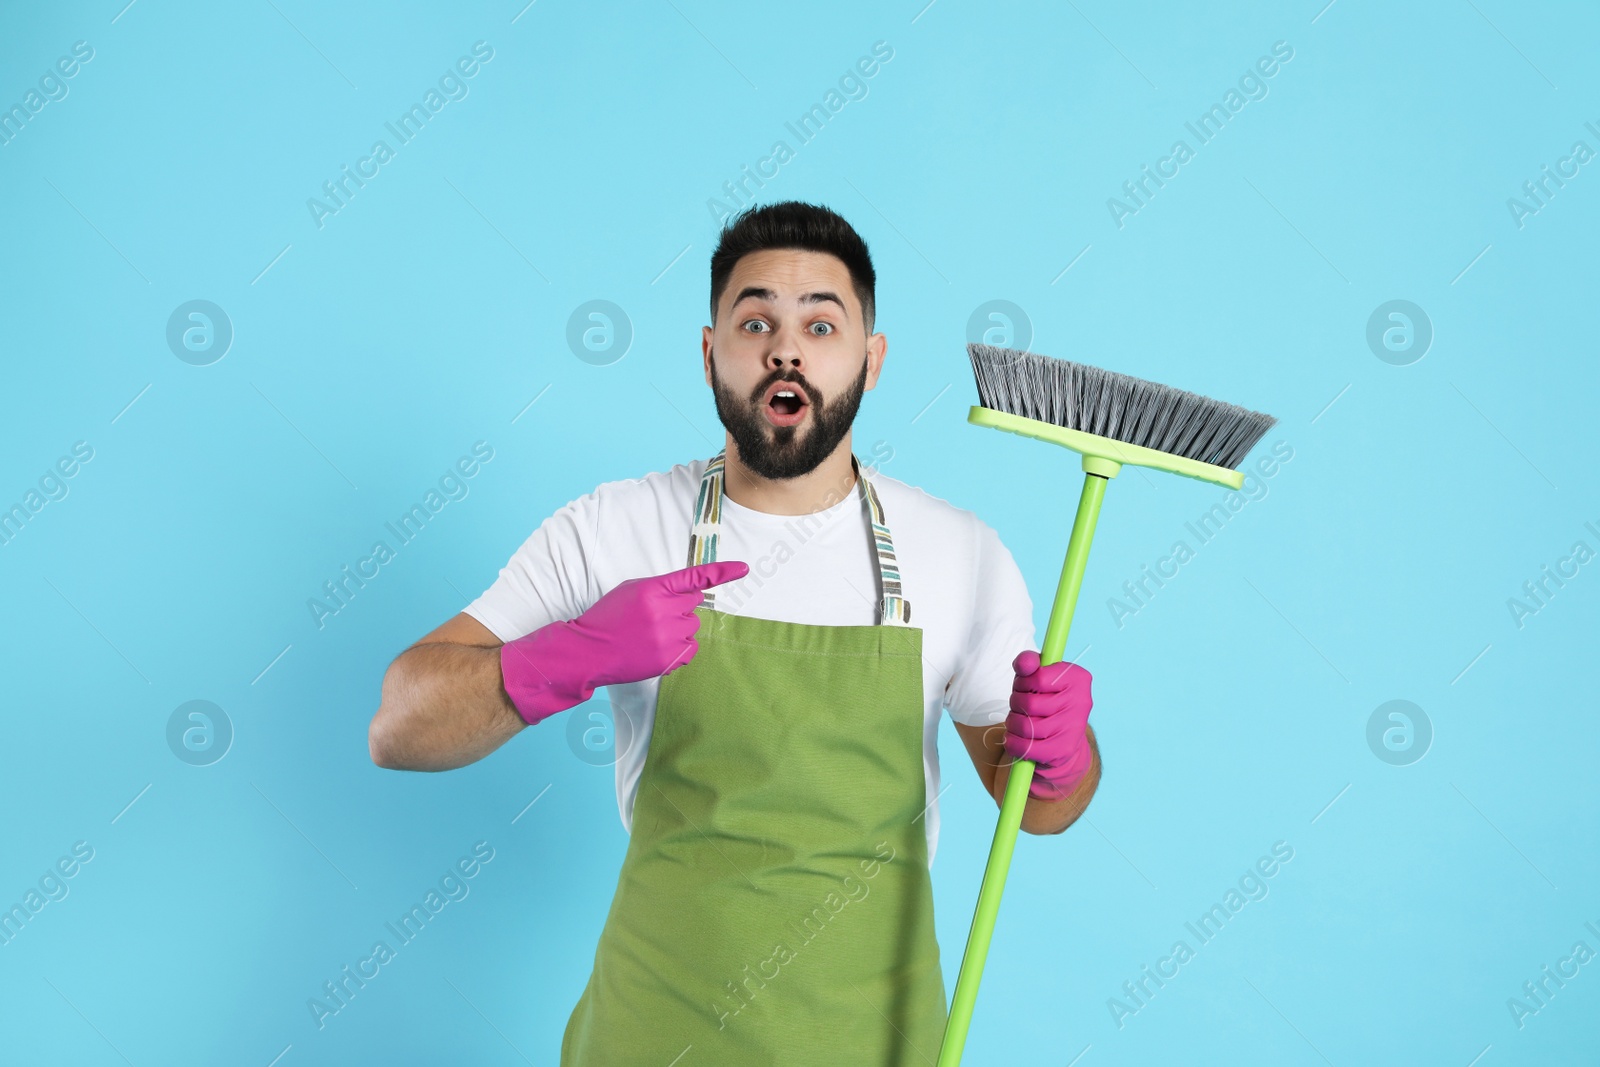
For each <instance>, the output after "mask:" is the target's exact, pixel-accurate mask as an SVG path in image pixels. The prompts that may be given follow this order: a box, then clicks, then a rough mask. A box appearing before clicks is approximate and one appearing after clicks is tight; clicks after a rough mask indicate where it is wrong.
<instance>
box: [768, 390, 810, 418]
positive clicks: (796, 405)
mask: <svg viewBox="0 0 1600 1067" xmlns="http://www.w3.org/2000/svg"><path fill="white" fill-rule="evenodd" d="M766 400H767V403H766V408H767V417H768V418H769V419H771V420H772V421H773V422H774V423H776V424H777V425H779V426H792V425H794V424H795V423H797V422H799V421H800V419H801V418H802V417H803V416H804V415H805V409H806V408H807V407H808V406H809V405H810V401H809V400H808V399H807V398H806V394H805V390H803V389H801V388H800V387H799V386H798V385H795V384H794V383H793V382H774V383H773V384H772V386H771V387H770V388H769V389H768V390H767V397H766Z"/></svg>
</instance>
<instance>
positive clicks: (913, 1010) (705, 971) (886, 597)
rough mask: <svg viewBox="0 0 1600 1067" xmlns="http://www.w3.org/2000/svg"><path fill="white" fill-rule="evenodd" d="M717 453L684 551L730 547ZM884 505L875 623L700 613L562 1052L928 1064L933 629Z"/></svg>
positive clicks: (875, 520) (866, 496) (704, 558)
mask: <svg viewBox="0 0 1600 1067" xmlns="http://www.w3.org/2000/svg"><path fill="white" fill-rule="evenodd" d="M723 460H724V453H723V452H719V453H717V455H716V456H715V457H714V458H713V459H712V460H711V461H710V463H709V464H708V465H707V466H706V471H705V478H704V480H703V481H702V483H701V486H700V496H699V500H698V503H697V506H696V509H695V521H694V527H693V529H692V530H691V532H690V548H689V565H691V566H692V565H694V564H698V563H710V562H713V561H715V559H716V551H717V539H718V533H719V530H720V522H721V513H722V476H723ZM851 465H852V467H853V468H854V469H855V471H856V485H857V488H858V490H859V493H860V496H861V499H862V502H863V505H864V507H865V508H866V509H867V510H868V512H869V514H870V516H871V527H872V547H873V551H874V554H875V556H876V558H877V562H878V571H879V578H880V582H881V586H882V589H881V599H880V600H879V602H878V609H879V624H878V625H862V626H813V625H809V624H802V623H792V622H775V621H772V620H768V619H758V618H750V617H746V616H742V615H733V614H728V613H725V612H720V611H717V610H716V608H715V606H714V594H715V592H716V590H715V589H714V588H713V589H709V590H707V591H706V595H705V600H704V601H703V603H702V604H701V605H700V606H699V607H698V608H696V609H695V610H696V614H697V615H698V616H699V618H700V629H699V630H698V631H697V632H696V634H695V640H696V641H697V642H698V644H699V651H698V652H696V654H695V656H694V658H693V659H692V660H690V661H689V662H688V663H687V664H685V665H684V666H682V667H679V668H678V669H677V670H675V671H672V672H671V673H669V674H667V675H666V676H664V677H663V678H662V679H661V686H660V693H659V696H658V698H657V702H656V711H655V724H654V726H653V728H652V730H651V737H650V742H649V749H648V751H647V753H646V755H645V762H644V768H643V770H642V771H641V773H640V777H639V785H638V791H637V793H636V794H635V800H634V805H633V825H632V836H631V838H630V840H629V842H628V851H627V855H626V857H625V858H624V859H623V862H622V871H621V874H620V875H619V877H618V880H617V891H616V895H615V896H614V897H613V898H612V902H611V910H610V912H609V914H608V915H607V917H606V924H605V928H604V930H603V931H602V932H601V934H600V943H599V946H598V947H597V949H596V950H595V958H594V970H593V971H592V973H591V974H590V976H589V982H588V985H587V986H586V987H585V988H584V991H583V995H582V996H581V997H580V998H579V1000H578V1004H577V1007H576V1008H575V1009H574V1010H573V1013H572V1017H571V1018H570V1019H569V1020H568V1022H567V1028H566V1032H565V1035H564V1037H563V1039H562V1043H561V1064H562V1065H563V1067H625V1065H629V1064H640V1065H649V1067H669V1065H670V1067H705V1065H724V1064H726V1065H738V1067H761V1065H765V1064H828V1065H830V1067H832V1065H837V1064H845V1063H849V1064H872V1065H874V1067H891V1065H899V1064H906V1065H911V1064H923V1063H928V1064H931V1063H932V1062H933V1060H934V1059H935V1057H937V1055H938V1052H939V1043H940V1041H941V1040H942V1037H943V1033H944V1024H945V1016H946V1011H947V1009H946V1002H945V990H944V977H943V974H942V972H941V970H940V966H939V946H938V942H937V941H936V940H935V939H934V923H933V886H932V883H931V881H930V880H929V877H928V847H927V838H926V836H925V830H924V826H925V824H924V823H923V821H922V817H923V815H924V810H925V806H926V804H927V799H926V792H927V789H926V784H925V781H926V780H925V777H924V772H923V766H922V741H923V692H922V631H921V630H920V629H918V628H915V627H912V626H910V625H909V620H910V617H911V608H910V605H909V604H908V603H907V602H906V600H905V599H904V597H903V596H902V595H901V594H902V589H901V583H900V571H899V563H898V561H897V559H896V557H895V555H894V542H893V539H892V538H891V537H890V534H889V528H888V525H887V524H886V523H885V521H884V517H883V509H882V505H881V504H880V502H879V500H878V496H877V493H876V491H875V490H874V489H873V488H872V486H871V483H869V482H868V481H867V479H866V477H865V476H864V475H862V474H861V467H860V464H859V463H857V462H856V460H855V457H854V456H853V455H852V456H851Z"/></svg>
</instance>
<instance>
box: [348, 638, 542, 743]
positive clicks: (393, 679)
mask: <svg viewBox="0 0 1600 1067" xmlns="http://www.w3.org/2000/svg"><path fill="white" fill-rule="evenodd" d="M527 725H528V724H527V722H526V721H525V720H524V719H523V718H522V716H521V715H520V714H518V712H517V709H516V708H515V707H514V706H513V705H512V703H511V700H510V698H509V697H507V696H506V691H505V687H504V685H503V684H502V683H501V679H500V650H499V648H498V647H492V648H486V647H482V646H478V645H460V644H451V643H446V642H432V643H427V644H420V645H415V646H413V647H411V648H409V649H407V650H406V651H405V652H403V653H401V654H400V655H399V656H397V657H395V661H394V662H393V663H391V664H390V665H389V669H388V671H386V672H385V673H384V676H383V696H382V700H381V702H380V705H379V708H378V712H377V714H376V715H374V716H373V719H372V725H371V726H370V728H369V729H368V731H367V740H368V746H369V748H370V750H371V754H372V761H373V762H374V763H376V764H378V765H379V766H380V767H389V768H393V769H396V770H412V771H444V770H450V769H452V768H455V767H462V766H465V765H466V764H468V763H472V762H475V761H477V760H480V759H482V758H483V757H485V756H487V755H488V754H489V753H491V752H493V751H494V750H495V749H497V748H499V747H500V746H501V745H503V744H505V743H506V742H507V741H509V740H510V739H511V738H512V737H513V736H515V735H516V734H517V733H518V732H520V731H521V730H523V729H524V728H525V727H526V726H527Z"/></svg>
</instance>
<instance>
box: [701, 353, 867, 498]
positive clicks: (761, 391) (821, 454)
mask: <svg viewBox="0 0 1600 1067" xmlns="http://www.w3.org/2000/svg"><path fill="white" fill-rule="evenodd" d="M779 381H782V382H790V383H792V384H793V385H794V387H795V388H796V389H800V390H802V391H804V393H805V395H806V399H807V400H808V401H809V403H808V405H807V412H806V417H805V418H804V419H802V420H801V421H800V422H798V423H796V424H795V425H793V426H774V425H773V424H772V423H770V422H768V421H767V418H766V416H765V415H764V414H763V413H762V411H761V398H762V396H763V395H765V394H766V391H767V389H768V388H769V387H770V386H771V385H772V383H774V382H779ZM866 386H867V360H866V358H865V353H863V358H862V360H861V373H860V374H859V375H857V376H856V380H855V381H854V382H852V383H851V384H850V385H849V386H848V387H846V388H845V390H844V391H843V392H841V393H840V394H839V395H838V396H835V397H833V398H832V399H831V400H830V399H828V398H826V397H824V396H823V395H822V394H821V393H819V392H818V391H817V389H816V387H814V386H813V385H812V384H811V383H810V382H808V381H806V379H805V376H804V375H802V374H799V373H798V372H791V371H778V372H774V373H773V374H770V375H768V376H767V377H766V378H763V379H762V380H761V384H760V385H758V386H757V387H756V389H755V391H754V393H752V394H751V395H750V396H748V397H741V396H736V395H734V392H733V390H732V389H730V388H728V386H727V385H726V384H725V383H724V382H723V381H722V379H720V378H718V377H717V361H716V358H715V353H714V352H713V353H712V359H711V393H712V396H713V397H715V399H716V404H717V418H719V419H721V420H722V425H723V428H724V429H726V430H727V431H728V433H729V435H731V436H732V437H733V443H734V444H735V445H736V446H737V447H738V449H739V459H740V460H742V461H743V462H744V465H745V466H746V467H749V468H750V470H751V471H753V472H754V473H756V474H758V475H760V476H761V477H763V478H767V479H770V480H774V481H775V480H778V479H781V478H798V477H800V476H801V475H803V474H810V473H811V472H812V471H814V470H816V469H817V467H818V466H819V465H821V463H822V461H823V460H825V459H827V458H828V457H829V456H831V455H833V450H834V449H835V448H837V447H839V442H840V441H843V440H844V438H845V435H846V434H848V433H849V432H850V426H851V424H852V423H854V422H855V418H856V410H857V409H858V408H860V406H861V396H862V394H863V393H864V392H866Z"/></svg>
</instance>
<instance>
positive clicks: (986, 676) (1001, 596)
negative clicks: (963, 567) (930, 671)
mask: <svg viewBox="0 0 1600 1067" xmlns="http://www.w3.org/2000/svg"><path fill="white" fill-rule="evenodd" d="M972 521H973V523H974V524H975V527H976V531H975V534H974V537H973V544H974V553H975V557H976V558H975V562H974V566H973V572H972V576H973V587H972V597H971V601H970V603H971V606H972V611H971V619H972V629H971V631H970V632H969V633H968V635H967V639H966V641H965V642H964V643H963V645H962V652H961V658H960V660H959V661H958V662H957V665H956V669H955V673H954V674H952V675H951V677H950V681H949V683H948V684H947V685H946V686H945V699H944V704H945V707H946V708H947V709H948V710H949V712H950V717H951V718H952V719H954V720H955V721H956V722H959V723H963V724H965V725H967V726H990V725H993V724H994V723H998V722H1003V721H1005V717H1006V715H1007V713H1008V712H1009V711H1010V707H1011V685H1012V682H1013V681H1014V680H1015V678H1016V672H1015V671H1014V670H1013V669H1012V666H1011V662H1012V660H1014V659H1016V658H1017V653H1019V652H1021V651H1022V650H1023V649H1028V648H1031V649H1038V647H1039V645H1038V642H1037V639H1036V634H1035V630H1034V624H1033V600H1032V598H1031V597H1029V595H1028V585H1027V583H1026V582H1025V581H1023V578H1022V571H1021V570H1020V569H1019V568H1018V567H1017V563H1016V560H1014V559H1012V558H1011V552H1010V550H1008V549H1007V548H1006V546H1005V545H1004V544H1003V543H1002V542H1001V540H1000V535H999V534H997V533H995V531H994V530H993V529H992V528H991V527H990V526H989V525H988V524H987V523H985V522H984V521H983V520H982V519H979V518H978V517H977V516H976V515H974V516H973V517H972Z"/></svg>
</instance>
